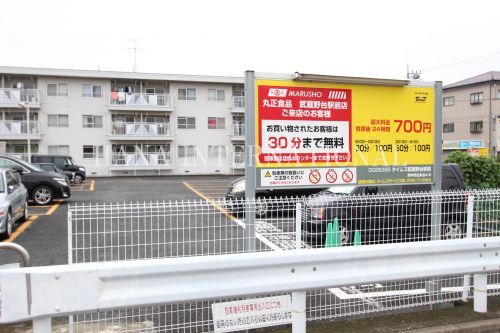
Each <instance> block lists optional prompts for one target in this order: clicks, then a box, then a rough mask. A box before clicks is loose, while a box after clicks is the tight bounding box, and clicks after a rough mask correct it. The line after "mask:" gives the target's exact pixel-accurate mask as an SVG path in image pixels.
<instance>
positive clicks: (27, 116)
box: [19, 99, 31, 163]
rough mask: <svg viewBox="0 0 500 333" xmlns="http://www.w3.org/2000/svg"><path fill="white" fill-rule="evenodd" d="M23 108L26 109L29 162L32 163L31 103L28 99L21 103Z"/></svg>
mask: <svg viewBox="0 0 500 333" xmlns="http://www.w3.org/2000/svg"><path fill="white" fill-rule="evenodd" d="M19 105H21V106H22V107H23V108H25V109H26V141H27V143H28V161H27V162H28V163H31V137H30V131H31V128H30V103H29V102H28V100H27V99H26V101H22V102H20V103H19Z"/></svg>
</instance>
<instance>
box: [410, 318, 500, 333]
mask: <svg viewBox="0 0 500 333" xmlns="http://www.w3.org/2000/svg"><path fill="white" fill-rule="evenodd" d="M405 332H406V333H490V332H500V318H498V319H487V320H478V321H471V322H467V323H460V324H450V325H443V326H436V327H429V328H420V329H416V330H410V331H405Z"/></svg>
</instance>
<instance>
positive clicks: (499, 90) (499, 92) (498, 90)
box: [496, 89, 500, 99]
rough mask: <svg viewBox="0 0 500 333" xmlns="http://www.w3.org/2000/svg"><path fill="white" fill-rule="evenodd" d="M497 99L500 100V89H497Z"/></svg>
mask: <svg viewBox="0 0 500 333" xmlns="http://www.w3.org/2000/svg"><path fill="white" fill-rule="evenodd" d="M496 99H500V89H497V94H496Z"/></svg>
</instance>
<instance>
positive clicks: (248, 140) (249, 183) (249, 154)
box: [244, 71, 256, 252]
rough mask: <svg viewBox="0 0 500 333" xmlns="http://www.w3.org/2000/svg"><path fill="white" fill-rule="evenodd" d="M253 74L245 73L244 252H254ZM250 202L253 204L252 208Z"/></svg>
mask: <svg viewBox="0 0 500 333" xmlns="http://www.w3.org/2000/svg"><path fill="white" fill-rule="evenodd" d="M255 142H256V141H255V72H254V71H246V72H245V199H246V200H245V233H244V245H245V252H254V251H255V201H252V200H255V185H256V184H255V183H256V174H255V156H256V151H255V150H256V147H255ZM252 202H253V203H254V204H253V206H252Z"/></svg>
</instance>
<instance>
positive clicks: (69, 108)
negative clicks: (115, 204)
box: [38, 77, 110, 176]
mask: <svg viewBox="0 0 500 333" xmlns="http://www.w3.org/2000/svg"><path fill="white" fill-rule="evenodd" d="M48 83H66V84H68V96H67V97H64V96H47V84H48ZM84 83H92V84H98V85H101V86H102V92H103V96H102V97H82V84H84ZM38 87H39V89H40V99H41V106H40V113H39V120H40V122H41V125H42V129H43V130H42V133H43V135H42V139H41V140H40V144H39V154H47V153H48V146H57V145H69V154H70V155H71V156H72V157H73V158H74V159H75V161H76V162H77V163H78V164H81V165H84V166H85V167H86V168H87V174H88V175H99V176H107V175H109V168H108V167H107V166H106V164H107V162H108V161H107V160H106V156H107V155H109V154H106V146H108V145H109V141H108V139H107V136H106V133H105V130H106V128H107V124H106V123H107V122H108V121H109V119H110V117H108V114H109V111H108V108H107V100H106V99H107V93H106V92H107V91H109V90H110V81H109V80H108V81H106V80H99V79H95V80H91V79H85V80H81V79H76V78H67V77H61V78H52V77H41V78H39V79H38ZM49 114H68V115H69V126H68V127H61V128H59V127H48V115H49ZM83 115H96V116H102V117H103V123H104V124H103V128H83ZM84 145H94V146H105V149H104V150H105V154H104V157H105V158H103V159H84V158H83V146H84Z"/></svg>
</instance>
